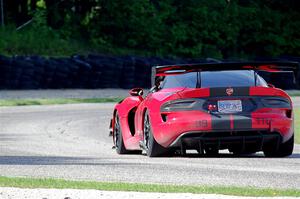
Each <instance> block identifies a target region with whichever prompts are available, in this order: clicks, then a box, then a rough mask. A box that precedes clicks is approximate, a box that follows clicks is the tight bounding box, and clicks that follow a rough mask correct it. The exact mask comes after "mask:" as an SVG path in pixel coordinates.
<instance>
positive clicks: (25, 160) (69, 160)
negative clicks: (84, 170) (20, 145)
mask: <svg viewBox="0 0 300 199" xmlns="http://www.w3.org/2000/svg"><path fill="white" fill-rule="evenodd" d="M141 164H143V163H130V162H125V161H120V159H110V158H91V157H67V156H0V165H86V166H99V165H100V166H101V165H102V166H110V165H111V166H118V165H121V166H136V165H141Z"/></svg>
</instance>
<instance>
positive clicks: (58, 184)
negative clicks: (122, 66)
mask: <svg viewBox="0 0 300 199" xmlns="http://www.w3.org/2000/svg"><path fill="white" fill-rule="evenodd" d="M0 186H1V187H19V188H55V189H95V190H106V191H138V192H160V193H195V194H224V195H235V196H300V189H287V190H284V189H268V188H263V189H259V188H249V187H245V188H243V187H225V186H224V187H221V186H187V185H158V184H137V183H119V182H116V183H113V182H93V181H69V180H62V179H36V178H12V177H0Z"/></svg>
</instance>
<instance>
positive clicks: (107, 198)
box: [0, 187, 296, 199]
mask: <svg viewBox="0 0 300 199" xmlns="http://www.w3.org/2000/svg"><path fill="white" fill-rule="evenodd" d="M0 198H1V199H21V198H26V199H99V198H101V199H120V198H122V199H132V198H143V199H161V198H163V199H220V198H222V199H238V198H243V199H268V197H240V196H227V195H217V194H191V193H143V192H121V191H99V190H76V189H20V188H9V187H0ZM280 198H282V199H283V198H285V199H294V198H296V197H272V199H280Z"/></svg>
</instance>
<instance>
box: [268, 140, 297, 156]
mask: <svg viewBox="0 0 300 199" xmlns="http://www.w3.org/2000/svg"><path fill="white" fill-rule="evenodd" d="M293 149H294V135H293V136H292V137H291V138H290V139H289V140H288V141H286V142H285V143H281V144H280V145H279V147H278V149H277V148H276V146H272V147H266V149H264V154H265V156H266V157H285V156H289V155H291V154H292V153H293Z"/></svg>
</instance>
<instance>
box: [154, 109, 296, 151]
mask: <svg viewBox="0 0 300 199" xmlns="http://www.w3.org/2000/svg"><path fill="white" fill-rule="evenodd" d="M276 111H277V112H276ZM157 118H158V117H157ZM152 124H154V125H153V132H154V137H155V139H156V141H157V142H158V143H159V144H160V145H162V146H164V147H172V146H175V144H174V143H176V142H178V141H177V140H179V139H183V138H184V140H187V138H188V137H191V138H192V139H196V140H208V141H209V140H213V141H216V142H218V139H219V140H220V141H221V142H225V140H226V142H227V140H231V142H241V141H242V140H245V141H246V142H248V140H249V142H251V141H252V140H256V139H257V140H258V139H259V138H260V137H264V138H266V140H268V139H269V137H270V138H272V139H273V137H274V136H273V134H276V135H277V136H279V137H280V139H281V143H282V142H285V141H286V140H288V139H289V138H290V137H291V136H292V135H293V119H292V118H288V117H286V116H285V114H284V110H272V111H269V110H268V111H267V110H266V112H262V113H260V112H254V113H251V114H248V115H230V114H228V115H218V116H215V115H211V114H208V113H205V112H201V111H186V112H184V111H182V112H174V113H169V114H168V115H167V119H166V121H161V120H157V121H153V122H152ZM220 133H224V134H223V135H222V136H219V134H220ZM245 133H246V134H245ZM193 134H196V135H198V136H193ZM226 134H228V135H231V136H227V135H226ZM244 137H245V138H244ZM263 141H265V139H264V140H263Z"/></svg>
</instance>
